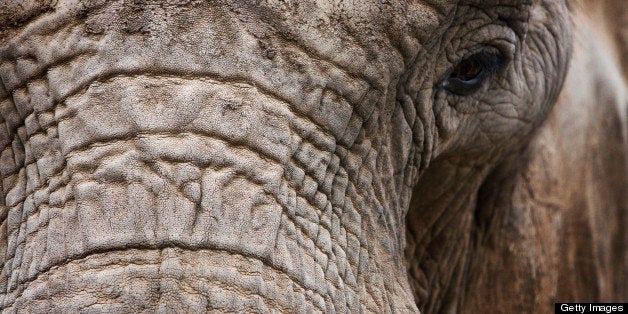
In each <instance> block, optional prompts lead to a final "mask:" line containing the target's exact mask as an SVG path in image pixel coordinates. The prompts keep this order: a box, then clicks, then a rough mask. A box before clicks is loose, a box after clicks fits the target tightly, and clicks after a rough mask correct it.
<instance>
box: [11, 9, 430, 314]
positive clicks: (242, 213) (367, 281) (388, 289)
mask: <svg viewBox="0 0 628 314" xmlns="http://www.w3.org/2000/svg"><path fill="white" fill-rule="evenodd" d="M133 3H134V2H133ZM133 3H132V2H128V3H127V2H124V3H123V2H118V1H110V2H108V1H95V2H89V3H87V2H86V3H85V4H81V5H78V4H74V3H71V2H67V3H66V2H60V4H59V5H58V7H56V9H55V10H54V11H53V12H51V13H50V14H45V15H43V16H42V17H41V18H38V19H34V20H33V21H31V22H29V23H28V27H27V28H25V30H23V31H22V30H19V31H15V34H12V36H11V39H10V40H8V43H7V44H6V45H4V46H3V48H2V49H0V69H1V70H2V72H1V74H2V76H1V79H2V84H1V85H0V102H1V104H2V111H1V112H0V113H1V117H2V122H3V123H5V126H6V127H5V128H0V147H1V148H2V155H1V159H2V163H1V165H2V167H0V172H1V175H2V179H3V180H2V181H1V184H2V186H1V187H2V190H3V195H4V196H5V197H4V198H2V200H1V201H2V202H3V203H2V204H0V205H2V208H1V209H2V210H1V211H0V218H1V219H2V225H1V227H0V240H1V241H2V242H3V243H0V248H1V249H3V250H4V255H5V256H6V258H5V263H4V265H3V267H2V271H1V272H0V291H1V293H2V294H1V295H0V308H2V309H15V310H19V309H32V310H46V309H76V308H85V309H88V308H94V309H103V310H108V309H115V308H116V307H117V306H121V307H124V306H126V307H127V308H128V306H131V307H132V308H131V309H136V307H137V309H139V308H142V307H143V306H146V307H148V308H150V309H155V308H159V307H161V306H175V307H189V308H190V309H192V308H193V309H198V308H209V309H226V310H238V311H249V310H251V311H253V309H257V310H260V311H264V309H303V310H304V311H306V312H309V311H310V310H312V311H325V312H328V311H332V310H336V311H340V312H344V311H345V310H346V309H348V308H350V309H357V308H366V309H371V310H374V311H377V309H391V308H392V309H397V310H399V311H404V312H405V311H415V310H416V306H415V304H414V300H413V298H412V293H411V292H410V287H409V285H408V282H407V278H406V277H407V275H406V267H405V265H404V260H403V255H402V252H403V246H404V244H405V239H404V238H403V230H404V229H405V226H404V225H403V224H404V219H403V217H404V209H405V208H407V204H408V202H409V199H410V193H411V189H410V187H411V186H412V182H413V180H414V178H415V177H416V174H417V164H418V163H419V162H417V158H416V156H417V155H419V154H418V152H420V151H421V149H420V148H415V147H414V146H412V145H410V144H409V143H411V142H412V140H413V138H412V137H413V132H414V131H415V130H414V129H413V128H418V127H419V126H420V125H421V123H419V122H417V123H411V122H412V121H414V120H413V119H414V118H412V116H413V115H412V114H411V113H412V112H414V111H412V110H411V109H412V108H406V109H403V108H402V107H400V106H392V105H390V104H391V103H394V102H395V99H396V96H397V95H396V93H397V91H396V90H395V86H396V81H395V78H394V77H398V76H399V75H400V73H401V68H400V65H401V64H403V62H402V61H401V60H398V59H396V58H397V57H398V56H396V55H395V56H391V55H390V54H389V53H386V54H384V53H383V52H382V53H380V54H381V55H382V56H383V57H382V59H381V60H379V61H377V62H376V60H374V59H373V56H374V55H375V52H373V51H368V53H366V52H365V50H362V48H361V47H364V46H366V44H365V43H363V42H362V43H360V42H358V43H355V42H353V43H347V45H343V47H349V48H347V49H348V50H347V51H344V50H343V51H338V52H335V51H332V50H330V49H335V48H331V47H338V45H335V44H333V43H328V44H327V45H326V46H325V47H323V49H318V48H319V47H315V45H312V43H311V42H310V43H307V42H304V41H303V40H301V39H299V38H296V36H293V35H290V34H286V33H280V32H276V31H275V27H276V28H285V29H287V30H289V25H287V24H286V25H283V26H277V25H275V26H272V25H271V24H272V23H275V22H276V21H278V19H274V18H273V17H272V16H270V15H269V16H266V15H263V14H262V15H260V16H257V14H258V13H257V12H258V11H263V10H262V9H260V10H258V9H257V7H252V8H249V9H250V12H248V13H246V14H244V13H241V12H240V11H238V10H246V8H240V7H230V6H229V5H224V6H216V5H214V4H212V2H196V1H194V2H189V1H188V2H181V3H178V2H176V3H175V2H172V3H171V2H168V3H164V4H163V5H162V6H148V5H147V6H138V7H134V4H133ZM267 9H268V8H267ZM125 10H126V11H125ZM128 10H130V11H128ZM164 10H165V11H164ZM268 11H269V12H270V11H272V10H268ZM269 14H270V13H269ZM308 29H309V28H308ZM310 30H311V29H310ZM304 32H305V31H303V30H298V31H294V34H299V33H302V34H306V33H304ZM306 35H307V37H311V38H320V39H323V38H332V37H329V36H327V35H325V36H323V35H324V34H309V33H308V34H306ZM330 40H331V39H330ZM343 49H344V48H343ZM378 49H379V48H378ZM382 49H383V48H382ZM383 50H385V51H389V50H390V49H383ZM367 56H369V58H370V59H369V60H366V57H367ZM356 58H358V59H359V58H363V59H364V60H362V62H354V61H355V59H356ZM347 60H351V61H352V62H346V61H347ZM385 62H387V63H385ZM391 63H394V65H395V66H392V65H391ZM355 64H365V65H367V66H366V68H360V69H357V68H356V66H355ZM382 69H390V72H386V71H383V70H382ZM391 81H392V82H393V83H390V82H391ZM389 89H390V90H389ZM406 105H408V106H407V107H411V106H410V104H406ZM404 110H408V112H404ZM414 113H415V114H416V112H414ZM392 120H394V121H397V122H396V123H392V122H391V121H392ZM417 120H418V119H417ZM393 134H394V136H393ZM400 173H406V174H407V176H402V175H399V174H400ZM109 306H111V307H113V308H109Z"/></svg>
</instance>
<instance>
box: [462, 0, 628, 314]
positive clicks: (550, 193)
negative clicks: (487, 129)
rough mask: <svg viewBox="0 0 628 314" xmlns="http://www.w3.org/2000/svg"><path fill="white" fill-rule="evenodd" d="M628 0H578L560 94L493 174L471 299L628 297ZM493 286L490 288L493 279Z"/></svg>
mask: <svg viewBox="0 0 628 314" xmlns="http://www.w3.org/2000/svg"><path fill="white" fill-rule="evenodd" d="M626 3H627V2H626V1H624V0H617V1H588V2H587V1H580V2H573V3H572V5H571V10H572V14H573V18H572V19H573V24H574V44H573V45H574V47H573V57H572V60H571V64H570V68H569V71H568V74H567V78H566V80H565V83H564V86H563V88H562V92H561V94H560V96H559V99H558V101H557V103H556V105H555V106H554V108H553V109H552V112H551V113H550V115H549V117H548V119H547V120H546V121H545V123H544V124H543V125H542V126H541V127H540V128H539V129H538V130H537V132H536V133H535V135H534V137H533V138H532V140H531V142H530V143H529V145H527V147H526V148H525V149H524V150H522V151H520V152H519V153H518V154H516V155H513V156H511V157H510V158H509V159H508V160H506V161H505V162H504V163H503V164H502V165H501V166H499V167H497V168H496V169H495V170H494V171H493V172H492V174H491V175H490V176H489V177H488V178H487V179H486V181H485V182H484V184H483V186H482V188H481V189H480V192H479V195H478V204H477V215H476V219H477V223H478V229H477V232H476V236H475V238H474V240H473V243H472V251H471V252H470V255H472V256H473V258H471V259H470V260H471V262H470V263H469V266H468V268H467V276H468V278H467V282H468V283H469V284H468V285H467V287H466V292H465V293H466V294H465V295H464V296H463V297H462V302H461V303H462V304H461V306H462V307H463V308H466V309H469V310H470V312H472V311H473V310H479V309H481V306H482V304H481V303H483V302H486V301H487V300H492V301H491V302H493V301H495V300H496V301H497V303H498V304H495V306H497V308H500V309H503V310H504V311H505V312H513V311H514V312H550V311H551V309H552V303H553V302H579V301H580V302H582V301H583V300H588V302H590V301H607V302H609V301H614V302H619V301H621V300H626V298H628V276H627V272H628V262H627V261H628V259H626V254H627V252H628V232H627V229H628V228H626V227H627V226H628V220H627V218H628V216H627V214H628V193H626V191H628V181H627V180H628V179H627V177H628V123H627V118H626V115H627V113H628V84H627V83H626V82H627V78H628V44H627V43H628V27H627V26H626V25H628V10H627V9H626V6H627V4H626ZM487 287H488V288H487Z"/></svg>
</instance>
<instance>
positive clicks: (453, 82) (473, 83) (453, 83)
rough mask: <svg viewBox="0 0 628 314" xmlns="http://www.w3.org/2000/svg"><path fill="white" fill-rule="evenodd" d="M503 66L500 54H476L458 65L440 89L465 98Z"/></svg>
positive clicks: (482, 52) (484, 52) (481, 52)
mask: <svg viewBox="0 0 628 314" xmlns="http://www.w3.org/2000/svg"><path fill="white" fill-rule="evenodd" d="M502 65H503V58H502V56H501V54H499V53H497V52H490V51H480V52H477V53H475V54H473V55H471V56H469V57H467V58H465V59H463V60H462V61H460V63H458V64H457V65H456V66H455V67H454V69H453V70H452V72H451V74H450V75H449V77H448V78H447V79H445V81H443V83H442V87H443V88H444V89H445V90H447V91H449V92H451V93H454V94H457V95H461V96H467V95H471V94H473V93H474V92H476V91H477V90H478V89H480V87H482V83H484V81H485V80H486V79H488V78H490V77H491V76H493V75H494V74H495V73H497V72H498V71H499V69H500V68H501V67H502Z"/></svg>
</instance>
